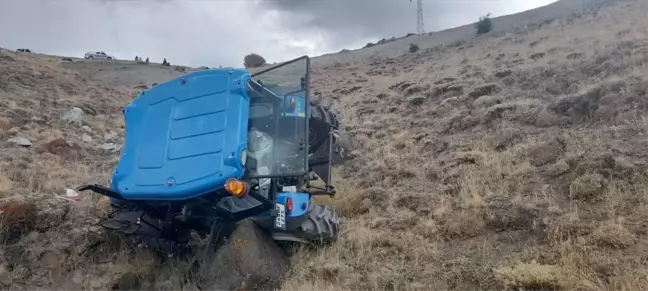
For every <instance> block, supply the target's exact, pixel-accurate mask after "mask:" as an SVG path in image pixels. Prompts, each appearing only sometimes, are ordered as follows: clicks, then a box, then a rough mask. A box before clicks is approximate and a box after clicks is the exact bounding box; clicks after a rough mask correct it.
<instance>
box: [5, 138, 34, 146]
mask: <svg viewBox="0 0 648 291" xmlns="http://www.w3.org/2000/svg"><path fill="white" fill-rule="evenodd" d="M7 142H8V143H13V144H15V145H19V146H21V147H29V146H31V145H32V143H31V141H29V140H28V139H26V138H24V137H22V136H15V137H12V138H10V139H8V140H7Z"/></svg>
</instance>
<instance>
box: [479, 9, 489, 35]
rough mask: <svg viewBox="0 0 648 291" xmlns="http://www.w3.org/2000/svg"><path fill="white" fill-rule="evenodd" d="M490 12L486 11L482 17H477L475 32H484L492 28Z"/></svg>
mask: <svg viewBox="0 0 648 291" xmlns="http://www.w3.org/2000/svg"><path fill="white" fill-rule="evenodd" d="M490 17H491V14H490V13H488V14H486V15H484V16H482V17H479V21H477V22H476V23H475V29H477V34H478V35H479V34H484V33H487V32H489V31H491V30H492V29H493V21H492V20H491V18H490Z"/></svg>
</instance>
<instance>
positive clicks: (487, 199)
mask: <svg viewBox="0 0 648 291" xmlns="http://www.w3.org/2000/svg"><path fill="white" fill-rule="evenodd" d="M646 9H648V6H646V4H645V3H642V2H641V1H631V2H627V3H624V4H620V5H617V6H614V7H611V8H605V9H602V10H600V11H598V13H596V14H583V15H580V16H578V17H574V18H573V19H570V20H569V21H566V20H558V21H554V22H553V23H551V24H548V25H545V26H543V27H542V28H540V29H534V30H528V31H522V32H520V33H517V34H509V35H507V36H499V37H494V38H488V39H481V40H473V41H471V42H467V43H465V44H462V45H459V46H458V47H438V48H432V49H429V50H427V51H425V52H424V53H423V54H419V55H416V56H407V55H406V56H402V57H399V58H396V59H379V58H376V59H371V60H365V61H360V62H352V63H351V62H350V63H338V64H335V65H330V66H326V67H320V68H317V69H318V70H317V73H316V78H315V79H314V80H313V82H314V86H315V88H314V91H316V92H319V93H321V95H322V96H339V97H334V98H336V102H337V103H338V105H339V107H340V108H343V110H342V115H343V118H344V124H345V125H346V126H347V130H348V131H349V132H350V133H351V134H352V135H353V137H354V140H355V144H356V146H357V149H356V150H357V151H358V158H357V159H356V160H355V161H354V162H352V163H351V164H348V165H345V166H344V167H342V168H341V169H339V170H338V173H337V176H336V179H335V180H336V181H337V183H339V184H340V187H341V188H343V190H341V191H340V192H341V193H342V194H340V195H339V197H336V198H334V199H333V200H331V201H329V202H328V203H330V204H332V205H333V206H335V207H337V208H338V209H340V210H341V211H342V213H343V214H344V216H345V218H346V220H345V224H344V229H345V232H344V234H343V235H342V237H341V240H340V242H339V243H338V244H336V245H335V246H332V247H330V248H327V249H324V250H321V251H319V252H313V253H301V254H300V257H299V258H296V259H295V260H296V263H297V266H296V267H295V268H294V271H293V273H292V274H291V275H290V277H289V278H288V279H287V280H286V282H285V283H284V286H283V289H285V290H329V289H330V290H333V289H336V290H338V289H343V290H345V289H349V290H350V289H354V290H355V289H363V290H367V289H371V290H396V289H398V290H410V289H412V290H419V289H421V290H423V289H425V290H430V289H434V290H447V289H452V290H466V289H471V290H474V289H482V290H483V289H501V288H504V289H523V290H551V289H560V290H644V289H647V288H648V277H647V275H648V268H647V267H646V266H647V265H646V257H645V254H646V252H647V251H648V244H646V238H647V236H646V226H648V224H647V223H648V222H646V221H647V220H646V219H647V218H648V215H647V214H646V210H647V209H648V208H647V207H646V206H647V205H648V204H647V203H648V196H647V194H646V191H645V190H644V189H645V187H646V186H648V184H646V183H647V182H648V180H646V176H645V170H644V167H645V165H647V162H648V160H646V156H645V155H644V154H643V153H642V152H641V150H640V149H642V148H644V147H645V146H646V141H645V137H644V136H645V135H646V134H647V133H648V132H646V129H645V125H644V124H645V123H644V122H636V121H637V120H639V121H642V120H645V119H644V116H645V114H646V110H645V108H646V103H645V99H646V97H648V95H647V92H648V91H647V90H646V89H647V86H648V75H647V74H646V73H645V72H646V71H648V65H647V62H648V55H647V54H646V53H645V52H644V51H645V47H647V46H648V33H647V32H646V31H647V30H646V28H648V23H647V22H646V20H645V19H644V14H645V13H643V11H646ZM621 15H623V16H621ZM415 98H418V99H415Z"/></svg>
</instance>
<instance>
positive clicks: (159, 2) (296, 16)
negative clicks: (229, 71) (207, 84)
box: [0, 0, 555, 67]
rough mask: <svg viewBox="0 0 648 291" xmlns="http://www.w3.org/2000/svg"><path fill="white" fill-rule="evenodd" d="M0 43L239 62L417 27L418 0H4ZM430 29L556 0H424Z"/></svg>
mask: <svg viewBox="0 0 648 291" xmlns="http://www.w3.org/2000/svg"><path fill="white" fill-rule="evenodd" d="M0 2H2V3H1V5H0V47H5V48H10V49H16V48H22V47H25V48H29V49H31V50H32V51H34V52H41V53H48V54H57V55H66V56H78V57H82V56H83V54H84V53H85V52H86V51H93V50H102V51H105V52H106V53H108V54H111V55H114V56H116V57H117V58H121V59H134V57H135V55H139V56H143V57H149V58H150V59H151V61H155V62H161V60H162V58H167V60H169V61H170V62H171V63H172V64H184V65H190V66H200V65H206V66H217V65H223V66H235V67H240V66H242V60H243V56H244V55H245V54H247V53H250V52H256V53H259V54H261V55H263V56H264V57H265V58H266V59H267V60H268V61H269V62H274V61H276V62H280V61H282V60H287V59H290V58H294V57H298V56H301V55H304V54H308V55H311V56H316V55H320V54H323V53H329V52H337V51H339V50H341V49H343V48H349V49H354V48H358V47H361V46H363V45H364V44H366V43H367V42H374V41H376V40H379V39H381V38H389V37H392V36H402V35H405V34H406V33H408V32H416V0H413V1H412V2H410V0H0ZM423 2H424V3H423V5H424V16H425V28H426V31H435V30H440V29H445V28H451V27H455V26H459V25H463V24H468V23H471V22H474V21H475V20H476V19H477V18H479V16H481V15H484V14H486V13H488V12H491V13H492V14H493V16H501V15H506V14H512V13H516V12H520V11H524V10H528V9H532V8H535V7H539V6H543V5H546V4H549V3H551V2H555V0H481V1H479V0H473V1H469V0H423Z"/></svg>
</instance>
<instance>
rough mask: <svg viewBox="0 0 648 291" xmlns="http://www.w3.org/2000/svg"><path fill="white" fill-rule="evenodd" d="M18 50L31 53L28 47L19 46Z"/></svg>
mask: <svg viewBox="0 0 648 291" xmlns="http://www.w3.org/2000/svg"><path fill="white" fill-rule="evenodd" d="M16 51H19V52H23V53H31V51H30V50H29V49H26V48H19V49H17V50H16Z"/></svg>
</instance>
